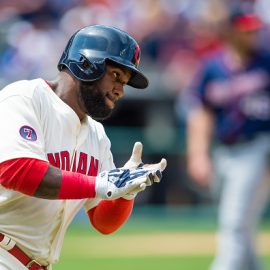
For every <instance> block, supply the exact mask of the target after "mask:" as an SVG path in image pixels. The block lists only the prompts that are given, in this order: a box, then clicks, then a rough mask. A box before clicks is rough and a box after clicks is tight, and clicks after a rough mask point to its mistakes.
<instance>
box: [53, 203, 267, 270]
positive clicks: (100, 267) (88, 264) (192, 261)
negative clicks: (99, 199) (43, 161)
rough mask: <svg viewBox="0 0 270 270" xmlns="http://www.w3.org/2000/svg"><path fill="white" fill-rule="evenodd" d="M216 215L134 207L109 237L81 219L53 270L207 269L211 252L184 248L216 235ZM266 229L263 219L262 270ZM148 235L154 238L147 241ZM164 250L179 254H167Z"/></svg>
mask: <svg viewBox="0 0 270 270" xmlns="http://www.w3.org/2000/svg"><path fill="white" fill-rule="evenodd" d="M214 214H215V212H214V211H213V209H210V210H209V209H208V208H205V209H204V208H200V209H196V208H192V209H188V208H187V209H185V208H181V209H179V208H170V209H167V208H164V209H161V208H157V209H156V208H142V207H139V208H136V207H135V209H134V211H133V214H132V216H131V218H130V219H129V220H128V222H127V223H126V224H125V225H124V226H122V228H121V229H120V230H118V231H117V232H115V233H114V234H112V235H107V236H104V235H101V234H99V233H98V232H96V231H95V230H94V229H93V228H91V227H90V226H89V222H88V220H87V219H86V218H85V216H84V217H80V218H79V220H77V222H76V220H75V224H74V223H73V225H72V226H71V227H70V229H69V230H68V232H67V234H66V237H65V241H64V246H63V249H62V252H61V257H60V262H59V263H57V264H55V265H54V267H53V270H71V269H72V270H181V269H183V270H208V269H209V266H210V265H211V262H212V260H213V256H214V248H212V247H210V248H209V249H205V248H203V249H204V250H202V251H204V252H201V249H200V250H199V252H198V250H196V248H195V250H196V252H195V253H192V252H190V249H189V251H187V246H189V247H190V246H191V247H192V249H193V247H196V246H198V244H200V241H201V239H203V238H197V235H196V234H198V237H199V235H200V233H202V234H203V233H205V234H210V235H213V234H214V232H215V231H216V228H217V224H216V221H215V215H214ZM269 227H270V221H269V219H265V220H264V222H263V223H262V224H261V226H260V231H261V232H263V233H264V235H266V237H267V238H266V241H265V242H266V245H267V246H266V247H265V250H266V252H264V253H263V254H262V256H263V257H262V261H263V264H264V270H267V269H270V244H269V254H268V252H267V251H268V233H269ZM167 233H168V236H167ZM175 233H183V235H187V234H192V233H194V235H195V244H194V245H193V243H191V242H190V241H189V240H186V241H189V242H188V243H187V244H185V242H184V237H183V236H181V235H180V236H177V235H176V237H177V238H176V239H175V238H171V234H173V235H175ZM160 234H165V238H164V239H163V242H161V243H158V244H156V239H159V238H158V237H159V236H160ZM149 235H150V236H152V237H153V238H151V237H150V238H149ZM134 237H135V238H134ZM167 237H169V238H167ZM179 237H180V238H179ZM138 238H139V239H140V240H139V241H138ZM149 239H152V240H149ZM153 239H154V240H153ZM168 239H169V240H168ZM165 240H167V241H165ZM147 241H153V242H147ZM178 241H180V242H181V241H182V243H184V248H182V249H181V250H179V249H178V245H176V243H179V242H178ZM193 241H194V239H193ZM211 241H212V240H211ZM198 242H199V243H198ZM197 243H198V244H197ZM174 247H176V248H174ZM203 247H205V245H203ZM142 248H145V250H146V252H145V253H142V252H137V253H136V254H134V253H133V251H132V253H131V252H126V250H129V249H131V250H134V251H135V252H136V251H137V250H138V249H139V250H140V251H141V250H142ZM166 249H167V250H166ZM168 249H170V250H171V249H172V250H174V251H175V250H177V252H173V253H170V252H168ZM163 250H165V252H163ZM205 250H206V251H207V252H205ZM157 251H158V252H157ZM166 251H167V252H166ZM186 251H187V252H186ZM143 252H144V250H143ZM142 254H143V255H142Z"/></svg>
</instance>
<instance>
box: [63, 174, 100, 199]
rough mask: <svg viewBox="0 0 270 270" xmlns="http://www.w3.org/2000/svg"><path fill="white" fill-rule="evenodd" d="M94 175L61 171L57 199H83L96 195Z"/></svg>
mask: <svg viewBox="0 0 270 270" xmlns="http://www.w3.org/2000/svg"><path fill="white" fill-rule="evenodd" d="M95 186H96V177H94V176H87V175H83V174H80V173H76V172H69V171H62V183H61V187H60V191H59V194H58V199H61V200H67V199H85V198H95V197H96V191H95Z"/></svg>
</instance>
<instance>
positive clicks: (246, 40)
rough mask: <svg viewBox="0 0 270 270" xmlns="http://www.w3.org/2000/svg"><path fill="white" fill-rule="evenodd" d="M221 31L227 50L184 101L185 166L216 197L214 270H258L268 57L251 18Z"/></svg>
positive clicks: (238, 18) (267, 142) (269, 131)
mask: <svg viewBox="0 0 270 270" xmlns="http://www.w3.org/2000/svg"><path fill="white" fill-rule="evenodd" d="M224 26H225V27H224ZM224 26H223V27H222V28H221V30H222V34H223V40H224V45H223V46H222V47H221V48H220V49H219V50H216V51H215V52H213V53H212V54H209V55H208V56H205V57H204V58H203V61H202V67H201V70H200V72H199V74H197V76H196V77H195V83H194V84H193V85H192V87H191V88H192V89H191V91H190V92H189V94H188V98H187V100H185V101H186V102H187V104H188V105H189V106H190V107H189V109H188V110H189V112H188V130H187V162H188V163H187V165H188V172H189V174H190V176H191V178H192V179H193V180H194V181H195V182H196V183H197V184H199V185H201V186H207V185H211V186H212V187H213V191H215V192H216V193H215V194H218V192H219V195H220V197H219V198H220V202H219V217H218V221H219V235H218V249H217V255H216V259H215V261H214V263H213V265H212V268H211V269H212V270H258V269H260V266H259V263H258V261H257V255H256V244H255V242H256V239H255V233H256V227H257V225H258V221H259V219H260V216H261V213H262V210H263V209H264V207H265V205H266V202H267V197H268V195H269V187H270V181H269V179H267V178H266V169H267V165H268V161H269V159H268V158H269V154H270V55H269V53H267V52H265V51H263V50H262V49H261V48H260V47H259V42H258V40H259V37H258V32H259V30H260V29H261V28H262V26H263V25H262V22H261V20H260V19H259V18H258V16H257V15H255V13H253V12H252V11H250V12H246V11H244V10H242V9H241V10H236V11H233V12H232V15H231V16H230V18H229V20H228V22H226V24H224ZM184 106H185V105H184Z"/></svg>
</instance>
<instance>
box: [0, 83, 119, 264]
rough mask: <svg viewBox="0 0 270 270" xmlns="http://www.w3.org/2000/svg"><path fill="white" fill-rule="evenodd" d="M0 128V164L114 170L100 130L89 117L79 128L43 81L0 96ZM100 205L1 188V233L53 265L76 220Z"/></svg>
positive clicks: (74, 117)
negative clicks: (32, 161) (36, 162)
mask: <svg viewBox="0 0 270 270" xmlns="http://www.w3.org/2000/svg"><path fill="white" fill-rule="evenodd" d="M0 123H1V132H0V162H3V161H6V160H10V159H13V158H21V157H27V158H36V159H40V160H46V161H49V162H50V163H51V164H52V165H54V166H57V167H59V168H61V169H64V170H72V171H77V172H80V173H83V174H86V175H96V174H98V173H99V172H100V171H103V170H110V169H112V168H115V166H114V163H113V158H112V154H111V151H110V141H109V139H108V137H107V136H106V134H105V131H104V128H103V126H102V125H101V124H100V123H98V122H96V121H95V120H93V119H92V118H90V117H87V118H86V119H85V121H84V122H82V123H81V122H80V120H79V118H78V116H77V115H76V113H75V112H74V111H73V110H72V109H71V108H70V107H69V106H68V105H67V104H66V103H64V102H63V101H62V100H61V99H60V98H59V97H58V96H57V95H56V94H55V93H54V92H53V91H52V89H51V88H50V87H49V86H48V85H47V83H46V82H45V81H44V80H42V79H36V80H31V81H26V80H24V81H18V82H15V83H13V84H10V85H8V86H7V87H5V88H4V89H3V90H2V91H0ZM98 202H99V200H98V199H85V200H66V201H65V200H46V199H39V198H34V197H30V196H26V195H24V194H22V193H19V192H15V191H13V190H8V189H5V188H4V187H2V186H1V185H0V232H2V233H5V234H7V235H8V236H10V237H11V238H12V239H13V240H15V241H16V242H17V244H18V246H20V247H21V248H23V250H24V251H26V253H28V254H31V255H32V256H34V258H35V259H36V260H37V261H39V262H40V263H42V264H44V265H46V264H52V263H55V262H56V261H57V260H58V258H59V255H60V250H61V247H62V243H63V239H64V234H65V232H66V229H67V227H68V225H69V224H70V222H71V221H72V219H73V218H74V216H75V215H76V214H77V213H78V211H79V210H80V209H81V208H82V207H84V208H85V210H86V211H87V210H89V209H90V208H92V207H94V206H96V205H97V204H98Z"/></svg>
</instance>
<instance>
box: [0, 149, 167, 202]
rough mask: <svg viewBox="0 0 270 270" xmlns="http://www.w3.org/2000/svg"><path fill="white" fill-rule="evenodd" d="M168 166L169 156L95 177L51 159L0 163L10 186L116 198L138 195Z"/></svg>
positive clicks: (56, 195) (61, 195)
mask: <svg viewBox="0 0 270 270" xmlns="http://www.w3.org/2000/svg"><path fill="white" fill-rule="evenodd" d="M135 148H136V147H135ZM135 152H136V151H135ZM132 159H133V155H132V157H131V160H132ZM127 164H129V162H128V163H127ZM165 167H166V160H165V159H162V160H161V162H160V163H156V164H151V166H150V167H149V166H147V167H144V166H135V167H134V166H129V168H126V167H123V168H119V169H113V170H110V171H104V172H101V173H100V174H99V175H98V176H96V177H94V176H86V175H83V174H80V173H76V172H68V171H64V170H61V169H58V168H56V167H53V166H51V165H49V163H48V162H47V161H42V160H38V159H33V158H17V159H12V160H8V161H5V162H2V163H0V184H1V185H2V186H4V187H5V188H7V189H12V190H15V191H19V192H21V193H24V194H26V195H29V196H34V197H39V198H44V199H63V200H64V199H84V198H100V199H105V200H112V199H116V198H120V197H125V196H126V195H128V197H130V196H134V197H135V196H136V194H137V193H138V192H140V191H142V190H144V189H145V188H146V186H150V185H151V184H152V183H153V181H151V179H153V180H154V182H159V181H160V179H161V172H162V171H163V170H164V169H165Z"/></svg>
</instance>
